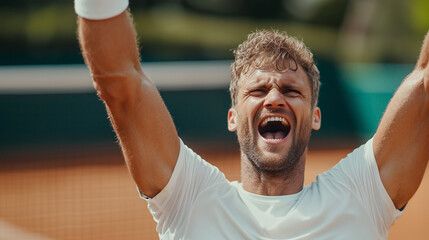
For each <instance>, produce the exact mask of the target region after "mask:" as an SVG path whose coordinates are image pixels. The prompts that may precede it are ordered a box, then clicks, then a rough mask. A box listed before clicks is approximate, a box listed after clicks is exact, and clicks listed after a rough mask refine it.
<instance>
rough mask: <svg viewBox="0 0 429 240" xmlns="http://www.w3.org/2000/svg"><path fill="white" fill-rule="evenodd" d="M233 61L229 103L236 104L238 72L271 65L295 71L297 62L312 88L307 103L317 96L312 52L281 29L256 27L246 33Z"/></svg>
mask: <svg viewBox="0 0 429 240" xmlns="http://www.w3.org/2000/svg"><path fill="white" fill-rule="evenodd" d="M234 55H235V61H234V62H233V63H232V65H231V83H230V87H229V91H230V94H231V104H232V106H233V107H234V106H235V105H236V104H237V91H238V82H239V79H240V76H241V75H243V74H246V73H247V72H248V71H250V70H251V69H267V68H274V69H276V70H277V71H286V70H288V69H289V70H293V71H296V70H297V69H298V67H299V66H301V67H302V68H303V69H304V71H305V72H306V73H307V76H308V79H309V82H310V86H311V88H312V95H311V103H312V106H313V107H315V106H317V99H318V97H319V88H320V81H319V77H320V74H319V70H318V69H317V67H316V65H315V64H314V60H313V54H312V53H311V51H310V50H309V49H308V48H307V47H306V46H305V45H304V43H303V42H302V41H299V40H298V39H296V38H294V37H291V36H289V35H287V33H285V32H279V31H269V30H259V31H256V32H254V33H251V34H249V36H248V38H247V40H246V41H244V42H243V43H241V44H240V45H239V46H238V48H237V49H236V50H234Z"/></svg>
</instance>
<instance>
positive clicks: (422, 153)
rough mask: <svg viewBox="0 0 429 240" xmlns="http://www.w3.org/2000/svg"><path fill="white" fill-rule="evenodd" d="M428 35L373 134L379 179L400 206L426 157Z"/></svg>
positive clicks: (428, 150) (418, 177) (428, 131)
mask: <svg viewBox="0 0 429 240" xmlns="http://www.w3.org/2000/svg"><path fill="white" fill-rule="evenodd" d="M428 62H429V34H427V35H426V38H425V40H424V43H423V47H422V49H421V52H420V57H419V60H418V62H417V64H416V66H415V68H414V70H413V72H411V74H409V75H408V76H407V77H406V78H405V79H404V81H403V82H402V84H401V86H400V87H399V88H398V90H397V92H396V93H395V95H394V96H393V98H392V100H391V101H390V103H389V105H388V107H387V109H386V112H385V114H384V116H383V118H382V120H381V123H380V125H379V127H378V129H377V132H376V134H375V136H374V142H373V144H374V145H373V148H374V154H375V158H376V161H377V165H378V168H379V171H380V176H381V180H382V182H383V184H384V187H385V188H386V190H387V192H388V194H389V196H390V198H391V199H392V200H393V203H394V204H395V206H396V207H397V208H398V209H400V208H402V207H403V206H405V204H406V203H407V202H408V201H409V200H410V198H411V197H412V196H413V195H414V193H415V192H416V190H417V188H418V187H419V185H420V182H421V180H422V178H423V175H424V172H425V170H426V165H427V162H428V160H429V64H428Z"/></svg>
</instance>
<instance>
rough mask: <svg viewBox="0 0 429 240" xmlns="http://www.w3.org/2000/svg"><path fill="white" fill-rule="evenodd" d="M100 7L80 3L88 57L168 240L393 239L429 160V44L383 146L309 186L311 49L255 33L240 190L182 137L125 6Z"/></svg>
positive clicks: (387, 123)
mask: <svg viewBox="0 0 429 240" xmlns="http://www.w3.org/2000/svg"><path fill="white" fill-rule="evenodd" d="M118 2H120V4H118ZM96 3H97V1H96V0H95V1H94V0H77V1H76V3H75V7H76V11H77V13H78V14H79V15H80V16H81V17H80V19H79V40H80V43H81V46H82V52H83V55H84V58H85V61H86V63H87V64H88V66H89V68H90V69H91V73H92V76H93V79H94V86H95V88H96V90H97V93H98V95H99V96H100V98H101V99H103V101H104V103H105V105H106V108H107V112H108V114H109V117H110V120H111V122H112V125H113V127H114V129H115V131H116V133H117V136H118V138H119V141H120V144H121V147H122V150H123V154H124V157H125V160H126V163H127V166H128V168H129V170H130V173H131V175H132V177H133V179H134V180H135V182H136V184H137V186H138V189H139V191H140V192H141V195H142V197H143V198H145V199H147V202H148V208H149V210H150V211H151V213H152V215H153V217H154V219H155V221H157V223H158V225H157V231H158V232H159V235H160V238H161V239H387V234H388V230H389V228H390V227H391V226H392V225H393V223H394V221H395V219H396V218H397V217H398V216H399V215H400V214H401V211H400V210H398V209H403V208H404V207H405V205H406V204H407V202H408V201H409V200H410V198H411V197H412V196H413V194H414V193H415V191H416V190H417V188H418V186H419V184H420V182H421V179H422V177H423V174H424V171H425V169H426V164H427V161H428V159H429V151H427V147H428V143H429V128H427V127H426V126H427V125H428V123H429V70H428V69H429V66H428V62H429V37H426V39H425V41H424V44H423V48H422V50H421V53H420V57H419V60H418V62H417V65H416V67H415V69H414V71H413V72H412V73H411V74H410V75H409V76H408V77H407V78H406V79H405V80H404V81H403V83H402V84H401V86H400V87H399V89H398V90H397V92H396V93H395V95H394V97H393V98H392V100H391V102H390V103H389V105H388V107H387V109H386V112H385V114H384V116H383V118H382V120H381V123H380V126H379V128H378V130H377V132H376V134H375V136H374V138H373V139H371V140H369V141H368V142H367V143H366V144H365V145H363V146H361V147H360V148H358V149H356V150H355V151H354V152H353V153H351V154H350V155H349V156H348V157H347V158H345V159H343V160H342V161H341V162H340V163H338V164H337V165H336V166H335V167H333V168H332V169H331V170H329V171H327V172H325V173H323V174H321V175H319V176H318V178H317V180H316V181H315V182H314V183H313V184H312V185H311V186H303V179H304V168H305V159H306V149H307V144H308V141H309V138H310V133H311V130H312V129H314V130H318V129H319V128H320V124H321V112H320V109H319V108H318V107H317V96H318V90H319V72H318V70H317V68H316V66H315V65H314V63H313V59H312V54H311V52H310V51H309V50H308V49H307V48H306V47H305V46H304V44H303V43H302V42H299V41H297V40H296V39H294V38H292V37H289V36H287V35H284V34H281V33H278V32H272V31H260V32H256V33H253V34H251V35H250V36H249V38H248V39H247V40H246V41H245V42H244V43H242V44H241V45H240V46H239V47H238V49H237V50H236V51H235V59H236V60H235V62H234V63H233V65H232V81H231V87H230V89H231V97H232V107H231V109H230V110H229V112H228V129H229V130H230V131H236V132H237V136H238V140H239V143H240V151H241V165H242V171H241V175H242V183H238V182H229V181H228V180H226V179H225V177H224V175H223V174H222V173H221V172H219V170H218V169H217V168H215V167H213V166H211V165H210V164H208V163H207V162H205V161H204V160H202V159H201V158H200V157H199V156H197V155H196V154H195V153H194V152H192V151H191V150H190V149H189V148H187V147H186V145H184V144H183V142H182V141H181V140H180V139H179V138H178V136H177V133H176V130H175V127H174V124H173V121H172V119H171V117H170V115H169V113H168V111H167V109H166V107H165V105H164V103H163V101H162V99H161V97H160V95H159V93H158V91H157V89H156V87H155V85H154V84H153V83H152V81H151V80H150V79H149V78H148V77H147V76H146V75H145V74H144V73H143V71H142V70H141V68H140V62H139V56H138V50H137V44H136V36H135V32H134V29H133V26H132V23H131V20H130V17H129V14H128V13H127V12H126V11H124V10H125V8H126V7H127V3H124V1H119V0H117V1H116V0H113V1H107V3H106V1H103V4H104V5H103V8H109V6H110V7H111V9H108V10H105V12H103V11H102V10H103V9H102V10H100V8H97V6H101V5H97V4H96ZM109 4H110V5H109ZM91 6H92V7H91ZM94 6H95V7H94ZM106 6H108V7H106ZM112 9H113V10H112Z"/></svg>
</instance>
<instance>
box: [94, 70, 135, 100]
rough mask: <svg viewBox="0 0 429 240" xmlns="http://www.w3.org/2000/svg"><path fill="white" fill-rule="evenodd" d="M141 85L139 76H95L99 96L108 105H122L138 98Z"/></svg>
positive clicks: (95, 86) (95, 85)
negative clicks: (137, 94)
mask: <svg viewBox="0 0 429 240" xmlns="http://www.w3.org/2000/svg"><path fill="white" fill-rule="evenodd" d="M140 83H141V79H140V78H139V76H138V75H137V74H110V75H94V76H93V84H94V88H95V90H96V92H97V95H98V96H99V97H100V98H101V99H102V100H103V101H104V102H105V103H106V104H108V105H111V104H122V103H125V102H127V101H129V100H130V99H133V97H135V96H136V90H137V89H138V85H139V84H140Z"/></svg>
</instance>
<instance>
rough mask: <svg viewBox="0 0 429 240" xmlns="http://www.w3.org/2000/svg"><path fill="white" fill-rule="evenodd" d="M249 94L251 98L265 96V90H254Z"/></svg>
mask: <svg viewBox="0 0 429 240" xmlns="http://www.w3.org/2000/svg"><path fill="white" fill-rule="evenodd" d="M249 94H250V95H251V96H253V97H262V96H265V95H266V94H267V90H265V89H254V90H251V91H249Z"/></svg>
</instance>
